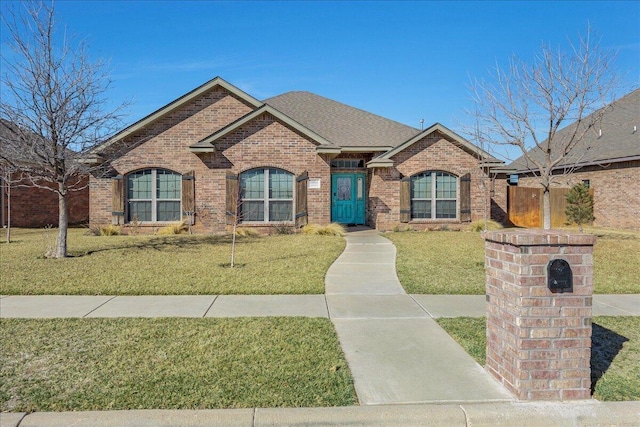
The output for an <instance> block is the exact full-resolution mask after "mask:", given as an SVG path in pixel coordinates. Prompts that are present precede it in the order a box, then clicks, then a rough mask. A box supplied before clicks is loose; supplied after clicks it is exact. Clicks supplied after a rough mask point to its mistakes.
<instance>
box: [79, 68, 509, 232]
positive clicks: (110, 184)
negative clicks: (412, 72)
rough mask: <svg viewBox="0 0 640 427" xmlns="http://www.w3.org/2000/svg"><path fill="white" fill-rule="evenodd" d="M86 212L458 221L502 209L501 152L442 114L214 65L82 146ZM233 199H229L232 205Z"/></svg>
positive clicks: (500, 213) (209, 222)
mask: <svg viewBox="0 0 640 427" xmlns="http://www.w3.org/2000/svg"><path fill="white" fill-rule="evenodd" d="M92 159H93V161H95V162H96V163H102V164H103V172H104V174H102V175H100V176H97V175H96V176H92V177H91V179H90V200H91V203H90V222H91V223H92V224H106V223H115V224H122V225H125V226H126V225H127V224H129V225H130V224H136V225H137V226H142V227H144V226H151V227H155V226H158V225H162V224H164V223H166V222H171V221H177V220H185V219H186V220H188V221H191V222H192V223H193V224H194V225H195V227H196V229H201V230H206V231H213V232H225V231H227V230H228V226H229V224H231V223H233V221H234V218H235V215H236V213H237V215H238V216H237V218H238V220H239V222H241V223H242V225H243V226H253V227H267V228H268V227H272V226H274V225H282V224H286V225H292V226H293V225H295V226H301V225H303V224H306V223H317V224H327V223H329V222H339V223H344V224H367V225H369V226H371V227H374V228H377V229H379V230H389V229H392V228H394V227H395V226H397V225H405V226H411V227H413V228H416V229H420V228H425V227H428V226H431V225H437V224H440V225H441V224H450V225H453V226H459V225H460V224H464V223H467V222H469V221H471V220H475V219H480V218H483V217H484V212H485V209H487V210H488V209H489V208H490V207H491V209H492V214H493V216H494V217H496V218H497V219H498V220H502V219H503V218H504V211H505V209H506V184H504V181H499V182H502V183H503V185H495V182H496V181H495V176H494V175H492V174H491V171H490V168H492V167H493V166H499V165H501V164H502V162H501V161H499V160H497V159H495V158H494V157H492V156H490V155H489V154H488V153H486V152H484V151H482V150H480V149H479V148H478V147H476V146H474V145H472V144H471V143H469V142H468V141H466V140H465V139H463V138H461V137H460V136H458V135H456V134H455V133H454V132H452V131H450V130H449V129H447V128H446V127H444V126H442V125H441V124H438V123H436V124H434V125H432V126H430V127H429V128H427V129H425V130H422V131H421V130H419V129H415V128H413V127H409V126H406V125H403V124H400V123H397V122H395V121H392V120H389V119H386V118H383V117H380V116H377V115H374V114H371V113H368V112H366V111H363V110H359V109H356V108H353V107H350V106H347V105H344V104H341V103H339V102H336V101H333V100H330V99H327V98H323V97H321V96H318V95H315V94H312V93H309V92H288V93H285V94H283V95H279V96H276V97H273V98H270V99H267V100H264V101H259V100H257V99H255V98H253V97H252V96H251V95H249V94H247V93H245V92H243V91H242V90H240V89H238V88H237V87H235V86H233V85H231V84H229V83H227V82H226V81H224V80H223V79H221V78H219V77H216V78H214V79H213V80H211V81H209V82H207V83H205V84H204V85H202V86H200V87H198V88H196V89H194V90H193V91H191V92H189V93H187V94H185V95H184V96H182V97H180V98H178V99H176V100H175V101H173V102H171V103H169V104H168V105H166V106H165V107H162V108H161V109H159V110H158V111H156V112H154V113H152V114H150V115H149V116H147V117H145V118H143V119H142V120H140V121H138V122H137V123H134V124H133V125H131V126H129V127H127V128H126V129H124V130H122V131H121V132H119V133H118V134H116V135H115V136H113V137H112V138H111V139H109V140H108V141H106V142H105V143H104V144H102V145H101V146H100V147H98V148H97V149H96V150H94V152H93V153H92ZM236 206H239V208H238V209H237V210H236V208H235V207H236Z"/></svg>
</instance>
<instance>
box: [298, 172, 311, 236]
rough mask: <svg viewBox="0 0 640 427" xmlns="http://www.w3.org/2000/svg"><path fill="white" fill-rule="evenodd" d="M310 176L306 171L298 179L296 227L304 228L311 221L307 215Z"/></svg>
mask: <svg viewBox="0 0 640 427" xmlns="http://www.w3.org/2000/svg"><path fill="white" fill-rule="evenodd" d="M308 182H309V174H308V173H307V171H304V172H303V173H302V174H301V175H299V176H298V177H296V227H302V226H303V225H306V224H307V222H308V221H309V216H308V215H307V184H308Z"/></svg>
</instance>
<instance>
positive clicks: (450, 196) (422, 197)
mask: <svg viewBox="0 0 640 427" xmlns="http://www.w3.org/2000/svg"><path fill="white" fill-rule="evenodd" d="M457 182H458V179H457V178H456V176H455V175H451V174H448V173H446V172H435V171H428V172H423V173H420V174H417V175H414V176H412V177H411V218H414V219H443V218H454V219H455V218H456V216H457V215H456V212H457V209H456V206H457V200H458V199H457Z"/></svg>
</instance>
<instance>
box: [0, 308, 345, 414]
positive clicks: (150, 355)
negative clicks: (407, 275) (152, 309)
mask: <svg viewBox="0 0 640 427" xmlns="http://www.w3.org/2000/svg"><path fill="white" fill-rule="evenodd" d="M0 325H1V328H0V411H13V412H31V411H87V410H115V409H149V408H158V409H205V408H252V407H282V406H284V407H307V406H341V405H354V404H357V397H356V394H355V390H354V387H353V380H352V378H351V375H350V372H349V369H348V367H347V363H346V361H345V359H344V356H343V353H342V350H341V348H340V344H339V342H338V339H337V337H336V334H335V331H334V329H333V326H332V325H331V322H330V321H329V320H328V319H308V318H260V319H257V318H237V319H49V320H25V319H3V320H1V321H0Z"/></svg>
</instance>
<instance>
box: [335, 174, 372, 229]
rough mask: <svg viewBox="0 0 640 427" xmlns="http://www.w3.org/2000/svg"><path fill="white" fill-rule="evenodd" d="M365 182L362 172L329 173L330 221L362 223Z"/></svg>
mask: <svg viewBox="0 0 640 427" xmlns="http://www.w3.org/2000/svg"><path fill="white" fill-rule="evenodd" d="M365 199H366V198H365V182H364V174H363V173H335V174H333V175H331V221H332V222H339V223H341V224H364V211H365Z"/></svg>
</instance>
